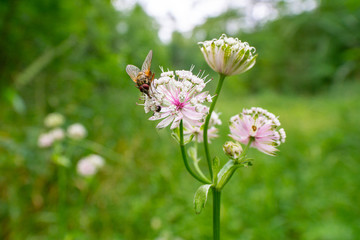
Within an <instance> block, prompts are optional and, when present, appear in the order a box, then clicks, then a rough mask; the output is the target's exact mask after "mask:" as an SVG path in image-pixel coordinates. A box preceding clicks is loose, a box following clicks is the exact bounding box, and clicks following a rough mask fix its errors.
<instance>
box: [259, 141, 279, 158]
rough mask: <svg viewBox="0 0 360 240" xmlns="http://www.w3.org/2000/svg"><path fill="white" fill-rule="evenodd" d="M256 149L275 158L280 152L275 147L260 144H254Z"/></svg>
mask: <svg viewBox="0 0 360 240" xmlns="http://www.w3.org/2000/svg"><path fill="white" fill-rule="evenodd" d="M254 147H256V148H257V149H258V150H259V151H261V152H263V153H265V154H268V155H270V156H274V155H275V152H276V151H278V150H277V149H276V148H275V147H274V146H273V145H269V144H263V143H258V142H254Z"/></svg>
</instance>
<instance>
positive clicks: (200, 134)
mask: <svg viewBox="0 0 360 240" xmlns="http://www.w3.org/2000/svg"><path fill="white" fill-rule="evenodd" d="M221 124H222V122H221V120H220V118H219V114H218V113H216V112H212V113H211V117H210V122H209V127H208V142H209V143H210V142H211V139H213V138H217V137H218V135H217V132H218V129H217V128H216V127H215V126H216V125H221ZM185 134H192V135H194V139H193V140H194V141H197V142H199V143H200V142H203V141H204V130H203V125H201V126H194V127H192V128H191V129H187V130H186V131H185Z"/></svg>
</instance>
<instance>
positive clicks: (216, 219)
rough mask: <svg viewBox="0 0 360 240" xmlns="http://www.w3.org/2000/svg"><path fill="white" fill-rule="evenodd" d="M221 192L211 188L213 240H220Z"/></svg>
mask: <svg viewBox="0 0 360 240" xmlns="http://www.w3.org/2000/svg"><path fill="white" fill-rule="evenodd" d="M220 200H221V190H219V189H216V188H213V239H214V240H220Z"/></svg>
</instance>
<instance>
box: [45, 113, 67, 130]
mask: <svg viewBox="0 0 360 240" xmlns="http://www.w3.org/2000/svg"><path fill="white" fill-rule="evenodd" d="M64 121H65V118H64V116H63V115H61V114H60V113H50V114H49V115H47V116H46V117H45V119H44V124H45V126H46V127H49V128H53V127H59V126H61V125H62V124H63V123H64Z"/></svg>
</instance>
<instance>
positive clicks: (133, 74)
mask: <svg viewBox="0 0 360 240" xmlns="http://www.w3.org/2000/svg"><path fill="white" fill-rule="evenodd" d="M126 72H127V74H128V75H129V76H130V78H131V79H132V80H133V81H134V82H136V78H137V76H138V74H139V72H140V69H139V68H138V67H136V66H134V65H127V66H126Z"/></svg>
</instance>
